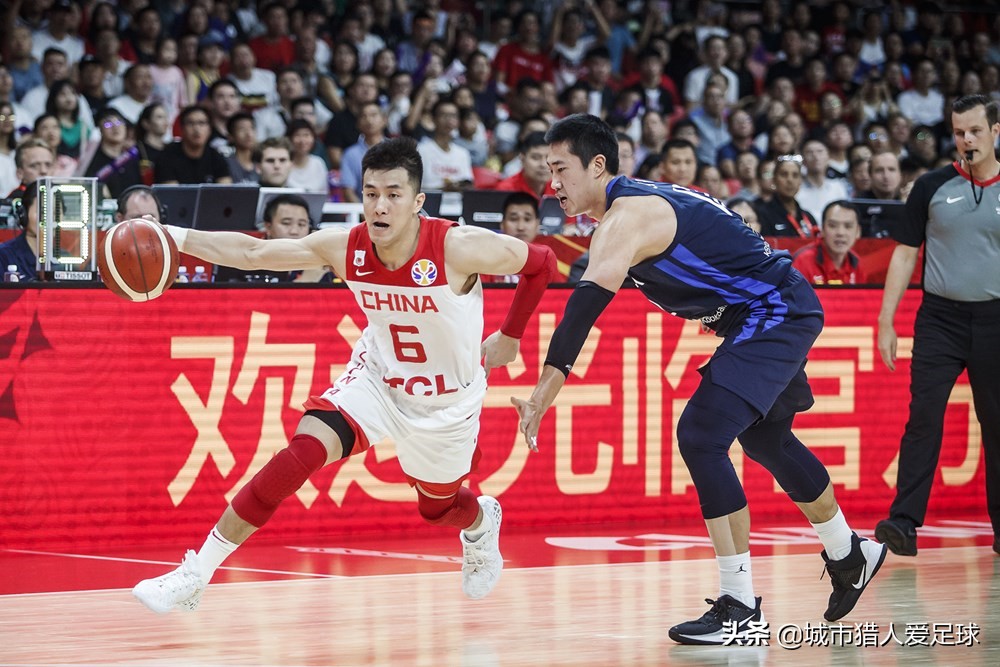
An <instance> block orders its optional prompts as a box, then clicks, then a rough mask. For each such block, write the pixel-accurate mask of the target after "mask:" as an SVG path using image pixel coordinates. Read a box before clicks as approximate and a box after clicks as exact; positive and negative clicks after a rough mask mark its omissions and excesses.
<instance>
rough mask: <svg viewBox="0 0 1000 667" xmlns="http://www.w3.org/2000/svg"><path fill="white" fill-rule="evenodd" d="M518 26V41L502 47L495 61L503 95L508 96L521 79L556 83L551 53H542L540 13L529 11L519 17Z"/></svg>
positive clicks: (498, 85) (498, 82) (494, 67)
mask: <svg viewBox="0 0 1000 667" xmlns="http://www.w3.org/2000/svg"><path fill="white" fill-rule="evenodd" d="M515 25H516V30H517V35H516V37H515V39H514V40H513V41H510V42H508V43H507V44H504V45H503V46H501V47H500V50H499V51H497V55H496V58H495V59H494V61H493V69H494V70H495V72H496V74H495V76H496V82H497V87H498V88H499V89H500V92H502V93H506V92H507V90H508V89H509V88H510V87H511V86H513V85H515V84H517V82H518V81H520V80H521V79H522V78H530V79H534V80H535V81H538V82H539V83H554V82H555V65H554V63H553V62H552V58H550V57H549V54H548V53H546V52H545V51H543V50H542V46H541V40H540V38H539V33H540V26H539V21H538V14H537V13H536V12H534V11H532V10H530V9H527V10H525V11H523V12H521V13H520V14H519V15H518V17H517V21H516V22H515Z"/></svg>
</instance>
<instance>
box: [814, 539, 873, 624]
mask: <svg viewBox="0 0 1000 667" xmlns="http://www.w3.org/2000/svg"><path fill="white" fill-rule="evenodd" d="M886 551H887V549H886V545H884V544H879V543H878V542H872V541H871V540H868V539H865V538H863V537H858V534H857V533H853V534H852V535H851V553H849V554H848V555H847V556H846V557H845V558H841V559H840V560H830V559H829V558H828V557H827V555H826V550H825V549H824V550H823V552H822V553H821V554H820V555H821V556H823V560H824V561H826V571H827V572H829V573H830V581H831V582H832V583H833V593H831V594H830V606H828V607H827V608H826V613H825V614H823V618H825V619H826V620H828V621H830V622H831V623H832V622H834V621H839V620H840V619H842V618H843V617H844V616H847V615H848V614H849V613H851V610H852V609H854V605H856V604H857V603H858V599H859V598H860V597H861V594H862V593H863V592H864V590H865V588H866V587H867V586H868V582H870V581H871V580H872V578H873V577H874V576H875V573H876V572H878V569H879V568H880V567H882V562H883V561H885V554H886Z"/></svg>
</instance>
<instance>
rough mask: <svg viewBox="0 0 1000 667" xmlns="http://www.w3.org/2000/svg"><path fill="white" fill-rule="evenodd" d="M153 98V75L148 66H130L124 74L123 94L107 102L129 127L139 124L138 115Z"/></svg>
mask: <svg viewBox="0 0 1000 667" xmlns="http://www.w3.org/2000/svg"><path fill="white" fill-rule="evenodd" d="M152 98H153V75H152V74H150V72H149V65H132V66H131V67H129V68H128V71H127V72H125V92H124V93H122V94H121V95H119V96H118V97H115V98H113V99H112V100H110V101H109V102H108V106H109V107H112V108H114V109H117V110H118V112H119V113H121V115H122V118H124V119H125V120H127V121H128V122H129V123H130V124H131V125H135V124H136V123H138V122H139V115H140V114H141V113H142V110H143V109H145V108H146V105H147V104H149V103H150V102H151V101H152Z"/></svg>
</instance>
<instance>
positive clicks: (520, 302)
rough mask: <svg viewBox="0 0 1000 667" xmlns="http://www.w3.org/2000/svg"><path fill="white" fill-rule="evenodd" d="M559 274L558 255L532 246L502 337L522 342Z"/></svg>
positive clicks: (501, 330)
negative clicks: (530, 321) (550, 284)
mask: <svg viewBox="0 0 1000 667" xmlns="http://www.w3.org/2000/svg"><path fill="white" fill-rule="evenodd" d="M558 273H559V270H558V268H557V267H556V255H555V253H554V252H552V250H551V249H549V248H547V247H546V246H543V245H535V244H533V243H529V244H528V259H527V260H525V262H524V267H523V268H522V269H521V271H520V274H521V280H520V281H518V283H517V291H515V292H514V301H513V302H512V303H511V304H510V310H509V311H507V319H505V320H504V322H503V326H501V327H500V333H502V334H503V335H505V336H510V337H511V338H518V339H520V338H521V336H523V335H524V328H525V327H526V326H528V319H529V318H530V317H531V314H532V313H533V312H535V307H536V306H537V305H538V302H539V301H541V300H542V294H544V293H545V288H546V287H548V285H549V283H550V282H552V281H553V280H554V279H555V277H556V275H557V274H558Z"/></svg>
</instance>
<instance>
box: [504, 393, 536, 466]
mask: <svg viewBox="0 0 1000 667" xmlns="http://www.w3.org/2000/svg"><path fill="white" fill-rule="evenodd" d="M510 402H511V403H513V405H514V407H515V408H517V414H518V416H520V417H521V425H520V429H521V433H523V434H524V441H525V442H526V443H528V449H530V450H531V451H533V452H537V451H538V425H539V424H540V423H541V421H542V411H541V410H539V409H538V406H537V405H535V404H534V403H532V402H531V401H522V400H521V399H520V398H515V397H514V396H511V397H510Z"/></svg>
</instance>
